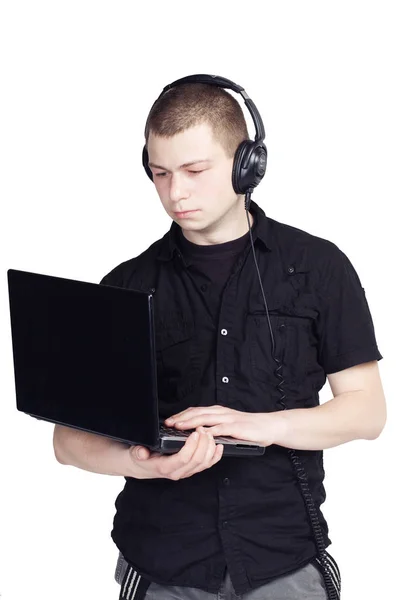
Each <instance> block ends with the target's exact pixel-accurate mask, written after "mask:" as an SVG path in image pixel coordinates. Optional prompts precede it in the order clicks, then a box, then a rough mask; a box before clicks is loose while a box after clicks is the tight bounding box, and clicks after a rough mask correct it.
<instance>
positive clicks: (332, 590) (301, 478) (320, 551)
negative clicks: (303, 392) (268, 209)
mask: <svg viewBox="0 0 400 600" xmlns="http://www.w3.org/2000/svg"><path fill="white" fill-rule="evenodd" d="M252 192H253V189H250V190H249V191H248V192H246V194H245V201H244V207H245V210H246V216H247V223H248V225H249V232H250V240H251V247H252V250H253V258H254V263H255V266H256V269H257V275H258V279H259V282H260V286H261V291H262V295H263V299H264V304H265V310H266V317H267V319H268V326H269V330H270V333H271V343H272V357H273V359H274V361H275V362H276V363H277V365H278V366H277V368H276V369H275V371H274V373H275V375H276V377H277V378H278V379H279V383H278V384H277V386H276V387H277V389H278V391H279V392H280V393H281V397H280V399H279V401H278V403H279V404H280V405H281V407H282V410H287V406H286V404H285V402H284V400H285V398H286V394H285V392H284V390H283V384H284V383H285V380H284V378H283V375H282V364H281V362H280V361H279V359H278V358H276V356H275V339H274V335H273V332H272V327H271V321H270V318H269V312H268V306H267V301H266V299H265V294H264V288H263V285H262V281H261V276H260V271H259V268H258V264H257V260H256V254H255V250H254V242H253V236H252V232H251V225H250V219H249V208H250V202H251V194H252ZM288 453H289V458H290V460H291V463H292V467H293V470H294V472H295V475H296V477H297V480H298V483H299V486H300V491H301V494H302V496H303V500H304V503H305V506H306V510H307V514H308V517H309V520H310V524H311V529H312V531H313V534H314V538H315V544H316V547H317V556H316V559H315V560H316V562H317V563H318V565H319V570H320V572H321V574H322V577H323V580H324V584H325V589H326V592H327V595H328V600H340V591H341V576H340V571H339V567H338V565H337V564H336V562H335V560H334V558H333V557H332V556H331V555H330V554H329V552H327V550H326V549H325V546H324V539H323V535H322V530H321V525H320V522H319V519H318V514H317V510H316V507H315V504H314V500H313V497H312V495H311V492H310V487H309V485H308V477H307V473H306V471H305V469H304V466H303V464H302V462H301V460H300V457H299V456H298V455H297V453H296V451H295V450H293V449H291V448H288Z"/></svg>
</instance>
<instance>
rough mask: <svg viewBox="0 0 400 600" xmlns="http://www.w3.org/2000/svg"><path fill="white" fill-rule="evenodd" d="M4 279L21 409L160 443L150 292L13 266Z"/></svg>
mask: <svg viewBox="0 0 400 600" xmlns="http://www.w3.org/2000/svg"><path fill="white" fill-rule="evenodd" d="M7 274H8V284H9V298H10V317H11V327H12V344H13V356H14V373H15V386H16V396H17V408H18V410H20V411H23V412H26V413H28V414H31V415H33V416H36V417H38V418H42V419H46V420H49V421H52V422H54V423H61V424H65V425H70V426H73V427H77V428H79V429H84V430H88V431H92V432H94V433H101V434H103V435H107V436H110V437H113V438H115V439H119V440H121V441H127V442H130V443H143V444H148V445H155V444H156V443H157V441H158V406H157V382H156V361H155V347H154V321H153V305H152V302H153V298H152V296H151V294H147V293H145V292H142V291H135V290H128V289H124V288H117V287H113V286H106V285H101V284H95V283H87V282H82V281H74V280H70V279H64V278H60V277H53V276H49V275H41V274H37V273H29V272H26V271H17V270H14V269H9V270H8V272H7Z"/></svg>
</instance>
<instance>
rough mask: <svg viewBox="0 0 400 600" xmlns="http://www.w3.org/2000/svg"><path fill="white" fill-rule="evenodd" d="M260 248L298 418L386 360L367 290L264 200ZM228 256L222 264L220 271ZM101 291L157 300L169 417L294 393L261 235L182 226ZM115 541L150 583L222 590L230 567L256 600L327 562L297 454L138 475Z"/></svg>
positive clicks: (341, 258) (253, 407) (274, 449)
mask: <svg viewBox="0 0 400 600" xmlns="http://www.w3.org/2000/svg"><path fill="white" fill-rule="evenodd" d="M250 211H251V213H252V214H253V216H254V218H255V222H254V225H253V239H254V245H255V253H256V257H257V262H258V266H259V269H260V274H261V278H262V282H263V286H264V291H265V295H266V299H267V304H268V309H269V311H270V320H271V326H272V328H273V332H274V337H275V354H276V356H277V357H278V358H279V359H280V361H281V362H282V365H283V377H284V380H285V383H284V390H285V393H286V400H285V402H286V405H287V407H288V409H292V408H308V407H313V406H317V405H318V404H319V391H320V390H321V388H322V387H323V385H324V384H325V382H326V374H327V373H333V372H335V371H340V370H342V369H346V368H348V367H351V366H354V365H357V364H360V363H363V362H367V361H372V360H380V359H381V358H382V355H381V354H380V352H379V350H378V347H377V344H376V339H375V333H374V326H373V322H372V318H371V314H370V311H369V308H368V304H367V300H366V296H365V290H364V288H363V287H362V286H361V282H360V279H359V277H358V275H357V273H356V271H355V269H354V268H353V266H352V264H351V263H350V261H349V259H348V258H347V257H346V255H345V254H344V253H343V252H342V251H341V250H340V249H339V248H338V247H337V246H336V245H335V244H333V243H332V242H329V241H327V240H324V239H322V238H319V237H316V236H313V235H311V234H309V233H307V232H305V231H302V230H300V229H297V228H295V227H292V226H289V225H286V224H283V223H280V222H278V221H276V220H274V219H271V218H268V217H266V216H265V213H264V212H263V211H262V210H261V208H260V207H258V206H257V204H255V202H254V201H253V202H252V204H251V208H250ZM221 257H223V260H219V259H220V258H221ZM101 283H104V284H108V285H115V286H121V287H127V288H131V289H142V290H146V291H148V290H150V289H151V288H154V289H155V293H154V300H155V326H156V352H157V368H158V391H159V407H160V416H161V417H162V418H166V417H168V416H170V415H172V414H174V413H176V412H179V411H181V410H184V409H185V408H188V407H190V406H210V405H214V404H220V405H223V406H227V407H230V408H233V409H236V410H240V411H245V412H270V411H276V410H280V409H281V407H280V405H279V404H278V400H279V398H280V397H281V393H280V392H279V390H277V388H276V385H277V384H278V383H279V380H277V378H276V375H275V374H274V370H275V368H276V363H275V361H274V360H273V358H272V354H271V339H270V332H269V327H268V322H267V319H266V316H265V308H264V303H263V298H262V292H261V289H260V285H259V281H258V277H257V272H256V268H255V265H254V259H253V255H252V251H251V246H250V241H249V234H247V236H243V237H242V238H240V239H239V240H233V241H232V242H227V243H226V244H219V245H217V246H215V247H212V246H210V247H207V246H206V247H202V248H197V252H196V245H195V244H191V243H190V242H188V240H185V239H184V238H183V236H182V233H181V230H180V228H179V226H178V225H177V224H176V223H173V224H172V226H171V229H170V231H169V232H168V233H167V234H166V235H165V236H164V237H163V238H162V239H160V240H158V241H156V242H155V243H154V244H152V245H151V246H150V247H149V248H148V249H147V250H146V251H145V252H143V253H142V254H141V255H140V256H138V257H136V258H133V259H130V260H128V261H125V262H123V263H121V264H120V265H118V266H117V267H116V268H115V269H113V270H112V271H111V272H110V273H108V275H106V276H105V277H103V279H102V280H101ZM298 455H299V457H300V459H301V460H302V462H303V464H304V466H305V468H306V471H307V473H308V478H309V485H310V491H311V494H312V496H313V499H314V502H315V505H316V508H317V513H318V516H319V520H320V524H321V527H322V531H323V536H324V540H325V546H328V545H329V544H330V543H331V540H330V539H329V537H328V526H327V523H326V521H325V519H324V516H323V514H322V512H321V509H320V505H321V504H322V503H323V502H324V500H325V490H324V486H323V479H324V468H323V453H322V451H304V450H303V451H298ZM125 479H126V483H125V487H124V489H123V491H122V492H121V493H120V494H119V495H118V498H117V500H116V503H115V506H116V509H117V512H116V515H115V518H114V523H113V530H112V532H111V536H112V538H113V540H114V542H115V543H116V545H117V547H118V548H119V549H120V551H121V552H122V554H123V555H124V557H125V558H126V560H128V561H129V562H130V563H131V564H132V566H133V567H134V569H135V570H136V571H137V572H138V573H140V574H141V575H142V576H143V577H144V578H147V579H148V580H150V581H154V582H156V583H159V584H161V585H181V586H189V587H197V588H201V589H203V590H206V591H208V592H211V593H216V592H217V591H218V589H219V587H220V585H221V582H222V580H223V576H224V572H225V568H226V567H227V568H228V570H229V573H230V576H231V578H232V582H233V585H234V588H235V591H236V593H238V594H244V593H246V592H247V591H249V590H250V589H253V588H257V587H259V586H261V585H263V584H265V583H267V582H268V581H270V580H272V579H273V578H275V577H277V576H280V575H283V574H285V573H288V572H290V571H293V570H295V569H296V568H299V567H300V566H303V565H304V564H306V563H307V562H309V561H310V560H311V559H312V558H313V557H314V556H315V555H316V546H315V543H314V539H313V535H312V531H311V527H310V525H309V522H308V518H307V515H306V510H305V505H304V501H303V498H302V496H301V493H300V490H299V487H298V484H297V482H296V479H295V476H294V474H293V471H292V466H291V462H290V459H289V456H288V450H287V449H286V448H283V447H281V446H278V445H272V446H269V447H267V448H266V451H265V454H264V455H263V456H260V457H239V458H238V457H223V458H222V459H221V460H220V461H219V462H218V463H217V464H216V465H214V466H213V467H212V468H210V469H207V470H205V471H202V472H201V473H196V474H195V475H193V476H191V477H188V478H185V479H181V480H178V481H172V480H169V479H162V478H158V479H147V480H140V479H135V478H131V477H126V478H125Z"/></svg>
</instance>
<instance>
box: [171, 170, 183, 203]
mask: <svg viewBox="0 0 400 600" xmlns="http://www.w3.org/2000/svg"><path fill="white" fill-rule="evenodd" d="M169 195H170V198H171V201H173V202H178V201H179V200H181V198H186V197H187V190H186V188H185V184H184V181H183V177H182V175H181V174H179V173H173V174H172V176H171V185H170V188H169Z"/></svg>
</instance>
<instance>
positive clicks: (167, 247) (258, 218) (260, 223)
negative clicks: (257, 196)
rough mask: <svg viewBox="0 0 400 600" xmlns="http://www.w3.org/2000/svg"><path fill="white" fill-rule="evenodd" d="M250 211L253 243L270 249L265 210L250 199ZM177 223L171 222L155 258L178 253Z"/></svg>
mask: <svg viewBox="0 0 400 600" xmlns="http://www.w3.org/2000/svg"><path fill="white" fill-rule="evenodd" d="M249 211H250V213H251V214H252V215H253V217H254V219H255V225H254V231H253V233H252V235H253V240H254V243H256V240H259V241H260V242H261V244H262V245H263V246H264V247H265V248H266V250H269V251H271V250H272V246H273V240H272V239H271V235H270V232H271V226H270V223H269V220H268V217H266V216H265V212H264V211H263V210H262V208H260V207H259V206H258V204H256V203H255V202H254V200H252V202H251V204H250V209H249ZM178 231H179V225H178V224H177V223H175V221H173V222H172V224H171V227H170V230H169V231H168V232H167V233H166V234H165V235H164V237H163V238H162V243H161V248H160V251H159V253H158V256H157V259H158V260H162V261H168V260H171V259H172V258H173V256H174V254H180V250H179V246H178V242H177V238H178Z"/></svg>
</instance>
